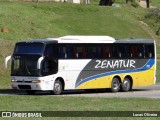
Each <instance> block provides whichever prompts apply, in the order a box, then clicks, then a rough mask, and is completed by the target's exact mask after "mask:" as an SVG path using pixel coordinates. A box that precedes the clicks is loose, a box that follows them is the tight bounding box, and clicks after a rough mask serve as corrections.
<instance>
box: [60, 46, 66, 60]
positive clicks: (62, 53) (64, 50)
mask: <svg viewBox="0 0 160 120" xmlns="http://www.w3.org/2000/svg"><path fill="white" fill-rule="evenodd" d="M59 49H60V50H59V57H60V58H67V51H66V47H60V48H59Z"/></svg>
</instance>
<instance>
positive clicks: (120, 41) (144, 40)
mask: <svg viewBox="0 0 160 120" xmlns="http://www.w3.org/2000/svg"><path fill="white" fill-rule="evenodd" d="M115 43H154V40H153V39H146V38H128V39H119V40H116V42H115Z"/></svg>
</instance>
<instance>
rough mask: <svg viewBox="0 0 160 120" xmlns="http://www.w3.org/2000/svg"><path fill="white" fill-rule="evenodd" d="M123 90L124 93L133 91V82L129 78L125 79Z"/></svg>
mask: <svg viewBox="0 0 160 120" xmlns="http://www.w3.org/2000/svg"><path fill="white" fill-rule="evenodd" d="M121 89H122V91H124V92H127V91H129V90H131V81H130V79H129V78H124V80H123V83H122V86H121Z"/></svg>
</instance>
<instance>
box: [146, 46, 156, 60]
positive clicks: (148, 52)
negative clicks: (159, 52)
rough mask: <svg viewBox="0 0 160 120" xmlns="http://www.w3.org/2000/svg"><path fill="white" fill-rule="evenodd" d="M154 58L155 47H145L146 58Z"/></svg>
mask: <svg viewBox="0 0 160 120" xmlns="http://www.w3.org/2000/svg"><path fill="white" fill-rule="evenodd" d="M152 57H154V48H153V45H145V58H152Z"/></svg>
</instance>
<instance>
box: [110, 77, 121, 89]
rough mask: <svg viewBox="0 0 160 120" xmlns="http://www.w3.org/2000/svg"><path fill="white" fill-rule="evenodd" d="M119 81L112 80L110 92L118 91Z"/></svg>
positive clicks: (116, 79)
mask: <svg viewBox="0 0 160 120" xmlns="http://www.w3.org/2000/svg"><path fill="white" fill-rule="evenodd" d="M120 84H121V83H120V81H119V79H118V78H113V79H112V83H111V92H118V91H119V90H120Z"/></svg>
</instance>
